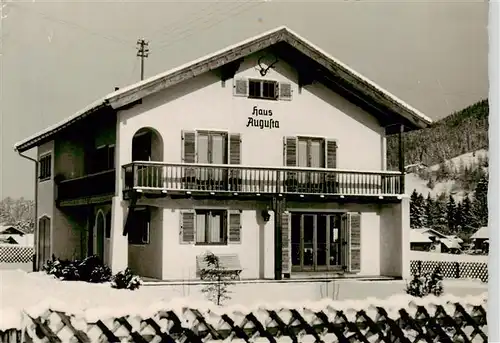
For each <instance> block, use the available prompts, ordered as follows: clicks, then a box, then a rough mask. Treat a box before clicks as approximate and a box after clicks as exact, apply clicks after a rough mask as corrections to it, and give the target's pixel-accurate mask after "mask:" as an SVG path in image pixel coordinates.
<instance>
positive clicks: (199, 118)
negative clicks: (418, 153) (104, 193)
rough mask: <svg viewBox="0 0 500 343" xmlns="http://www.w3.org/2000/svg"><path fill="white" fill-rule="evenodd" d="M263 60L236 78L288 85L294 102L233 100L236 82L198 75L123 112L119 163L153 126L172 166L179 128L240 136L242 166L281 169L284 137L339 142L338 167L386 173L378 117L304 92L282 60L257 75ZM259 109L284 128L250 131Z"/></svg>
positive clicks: (331, 96)
mask: <svg viewBox="0 0 500 343" xmlns="http://www.w3.org/2000/svg"><path fill="white" fill-rule="evenodd" d="M258 56H259V55H257V56H253V57H251V58H248V59H247V60H246V61H245V62H244V63H243V65H242V66H241V67H240V71H239V72H238V74H237V75H236V78H238V77H253V78H258V79H269V80H275V81H281V82H291V83H292V90H293V98H292V100H291V101H283V100H280V101H270V100H257V99H248V98H245V97H238V96H233V80H228V81H226V83H225V87H222V83H221V81H220V79H219V78H218V77H217V76H216V75H215V74H214V73H206V74H203V75H200V76H198V77H196V78H194V79H191V80H189V81H186V82H184V83H181V84H179V85H176V86H173V87H171V88H168V89H167V90H165V91H162V92H159V93H157V94H155V95H152V96H149V97H146V98H145V99H143V103H142V104H140V105H137V106H135V107H133V108H131V109H128V110H124V111H121V112H120V113H119V119H118V121H119V128H118V129H119V131H120V132H119V136H120V147H119V149H120V157H121V163H122V164H125V163H129V162H131V144H132V138H133V135H134V134H135V133H136V132H137V130H139V129H140V128H142V127H152V128H154V129H156V130H157V131H158V132H159V133H160V134H161V136H162V138H163V145H164V151H165V156H164V160H165V161H167V162H176V163H178V162H181V130H195V129H196V130H206V129H212V130H227V131H229V132H232V133H240V134H241V138H242V164H244V165H254V166H256V165H263V166H282V165H283V137H284V136H296V135H303V136H314V137H316V136H319V137H325V138H331V139H336V140H337V143H338V151H337V159H338V162H337V167H338V168H340V169H354V170H382V169H384V168H385V151H383V149H384V150H385V144H383V141H384V130H383V129H382V127H380V125H379V124H378V121H377V120H376V118H375V117H373V116H372V115H370V114H368V113H366V112H364V111H363V110H361V109H360V108H358V107H356V106H354V105H353V104H351V103H350V102H348V101H347V100H345V99H344V98H342V97H341V96H339V95H337V94H336V93H333V92H331V91H330V90H328V89H327V88H325V87H324V86H322V85H320V84H314V85H311V86H307V87H305V88H303V89H302V91H301V92H300V93H299V91H298V85H297V76H296V73H295V72H294V71H293V70H292V69H291V68H290V66H288V65H287V64H285V63H284V62H279V64H277V65H276V69H275V70H271V71H270V72H269V73H268V75H267V76H265V77H262V76H260V74H259V72H258V71H257V70H256V68H255V65H256V61H257V57H258ZM254 106H257V107H258V108H259V109H266V110H272V113H273V116H272V118H273V119H274V120H275V121H279V128H274V129H267V128H265V129H260V128H256V127H247V123H248V118H249V117H252V111H253V108H254ZM263 151H265V153H263ZM360 153H362V155H360Z"/></svg>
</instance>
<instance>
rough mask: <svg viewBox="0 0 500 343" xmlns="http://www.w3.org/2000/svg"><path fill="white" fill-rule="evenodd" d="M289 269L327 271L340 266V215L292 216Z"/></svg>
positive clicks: (298, 214)
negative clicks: (290, 264) (290, 267)
mask: <svg viewBox="0 0 500 343" xmlns="http://www.w3.org/2000/svg"><path fill="white" fill-rule="evenodd" d="M291 226H292V227H291V245H292V270H293V271H296V272H298V271H327V270H336V269H338V268H340V267H341V260H342V257H341V254H342V251H343V245H342V241H341V236H342V235H341V216H340V214H325V213H292V220H291Z"/></svg>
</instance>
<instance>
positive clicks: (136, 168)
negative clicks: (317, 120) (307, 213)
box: [122, 161, 404, 195]
mask: <svg viewBox="0 0 500 343" xmlns="http://www.w3.org/2000/svg"><path fill="white" fill-rule="evenodd" d="M122 168H123V177H124V190H125V191H128V190H132V189H140V190H152V191H155V190H157V191H166V192H209V193H242V194H243V193H246V194H252V193H253V194H301V195H307V194H324V195H399V194H402V193H403V192H404V189H403V187H402V177H401V176H402V174H401V173H399V172H389V171H384V172H382V171H380V172H371V171H347V170H339V169H324V168H323V169H313V168H298V167H281V168H279V167H278V168H277V167H250V166H242V165H215V164H188V163H162V162H142V161H141V162H134V163H130V164H127V165H125V166H123V167H122Z"/></svg>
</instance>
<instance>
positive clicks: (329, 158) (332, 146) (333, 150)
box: [325, 139, 337, 169]
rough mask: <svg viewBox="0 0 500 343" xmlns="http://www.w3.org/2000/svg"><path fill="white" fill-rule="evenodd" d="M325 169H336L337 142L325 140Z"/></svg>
mask: <svg viewBox="0 0 500 343" xmlns="http://www.w3.org/2000/svg"><path fill="white" fill-rule="evenodd" d="M325 145H326V149H325V152H326V156H325V159H326V167H327V168H329V169H335V168H337V142H336V141H334V140H331V139H328V140H326V144H325Z"/></svg>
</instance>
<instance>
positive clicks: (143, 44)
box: [137, 38, 149, 81]
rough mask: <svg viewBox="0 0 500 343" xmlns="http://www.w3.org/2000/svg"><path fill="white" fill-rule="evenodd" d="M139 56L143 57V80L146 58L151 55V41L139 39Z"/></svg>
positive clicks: (142, 77) (142, 78)
mask: <svg viewBox="0 0 500 343" xmlns="http://www.w3.org/2000/svg"><path fill="white" fill-rule="evenodd" d="M137 56H138V57H140V58H141V81H142V80H144V59H145V58H148V56H149V42H148V41H146V40H144V39H142V38H141V39H138V40H137Z"/></svg>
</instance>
